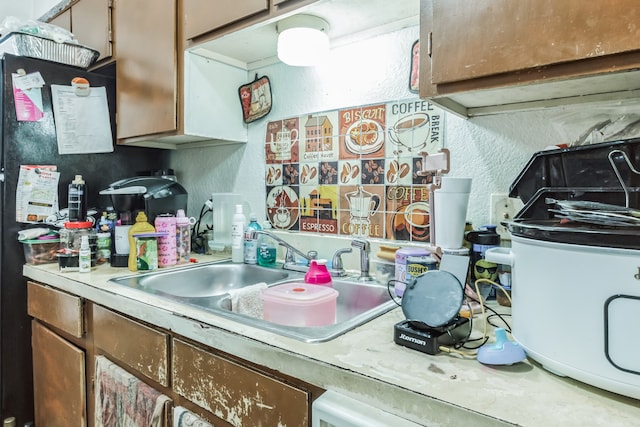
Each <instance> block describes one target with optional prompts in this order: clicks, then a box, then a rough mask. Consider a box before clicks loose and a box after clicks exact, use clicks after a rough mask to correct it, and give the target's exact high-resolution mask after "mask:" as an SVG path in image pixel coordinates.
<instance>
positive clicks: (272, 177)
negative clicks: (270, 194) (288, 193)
mask: <svg viewBox="0 0 640 427" xmlns="http://www.w3.org/2000/svg"><path fill="white" fill-rule="evenodd" d="M265 182H266V183H267V185H268V186H273V185H282V165H281V164H271V165H267V168H266V172H265Z"/></svg>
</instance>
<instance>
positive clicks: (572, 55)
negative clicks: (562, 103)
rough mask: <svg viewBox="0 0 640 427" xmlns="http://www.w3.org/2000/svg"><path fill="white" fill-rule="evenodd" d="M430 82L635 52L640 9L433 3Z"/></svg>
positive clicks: (633, 0) (619, 3)
mask: <svg viewBox="0 0 640 427" xmlns="http://www.w3.org/2000/svg"><path fill="white" fill-rule="evenodd" d="M433 17H434V19H433V30H432V36H431V43H432V74H431V79H432V83H436V84H438V83H448V82H455V81H460V80H466V79H473V78H477V77H483V76H489V75H496V74H501V73H507V72H512V71H518V70H526V69H531V68H536V67H544V66H547V65H551V64H559V63H566V62H571V61H578V60H582V59H587V58H594V57H599V56H606V55H615V54H619V53H622V52H629V51H633V50H638V48H640V25H638V22H640V3H638V2H637V0H615V1H607V2H602V1H587V2H585V1H583V0H563V1H542V0H518V1H512V0H477V1H474V2H469V1H467V0H433Z"/></svg>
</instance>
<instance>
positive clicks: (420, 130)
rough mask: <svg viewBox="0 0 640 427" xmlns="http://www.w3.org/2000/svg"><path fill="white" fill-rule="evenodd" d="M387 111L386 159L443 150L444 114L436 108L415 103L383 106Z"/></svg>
mask: <svg viewBox="0 0 640 427" xmlns="http://www.w3.org/2000/svg"><path fill="white" fill-rule="evenodd" d="M387 110H388V115H387V123H386V127H387V135H388V140H389V144H388V146H387V148H386V155H387V156H391V155H397V156H407V155H413V156H415V155H418V154H419V153H420V152H422V151H426V152H427V153H435V152H437V151H438V150H439V149H441V148H442V147H443V145H442V144H443V137H442V127H443V120H444V114H443V111H442V110H441V109H440V108H437V107H435V106H433V105H432V104H430V103H429V102H428V101H426V100H420V99H416V100H411V101H401V102H395V103H390V104H387Z"/></svg>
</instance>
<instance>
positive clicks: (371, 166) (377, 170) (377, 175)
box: [360, 159, 385, 185]
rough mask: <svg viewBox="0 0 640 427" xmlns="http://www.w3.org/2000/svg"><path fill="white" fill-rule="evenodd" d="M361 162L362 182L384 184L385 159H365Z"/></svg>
mask: <svg viewBox="0 0 640 427" xmlns="http://www.w3.org/2000/svg"><path fill="white" fill-rule="evenodd" d="M360 163H361V166H360V171H361V180H362V184H371V185H375V184H380V185H382V184H384V173H385V172H384V163H385V160H384V159H363V160H361V161H360Z"/></svg>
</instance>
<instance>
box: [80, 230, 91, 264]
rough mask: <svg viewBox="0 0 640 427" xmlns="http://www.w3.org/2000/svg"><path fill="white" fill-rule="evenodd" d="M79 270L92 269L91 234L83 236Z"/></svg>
mask: <svg viewBox="0 0 640 427" xmlns="http://www.w3.org/2000/svg"><path fill="white" fill-rule="evenodd" d="M78 257H79V258H78V267H79V268H78V271H80V273H89V272H90V271H91V249H90V248H89V236H87V235H85V236H82V241H81V243H80V250H79V251H78Z"/></svg>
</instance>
